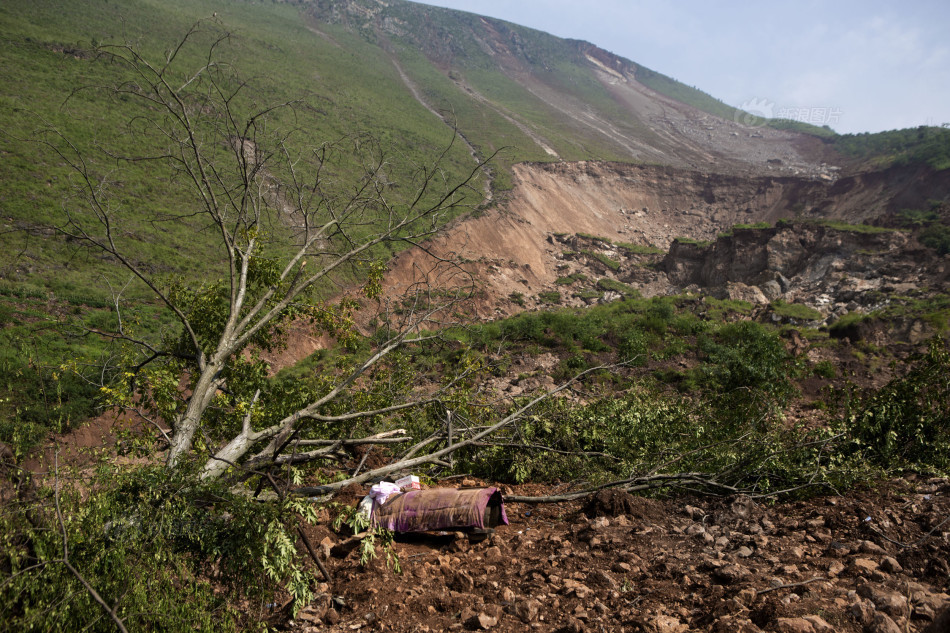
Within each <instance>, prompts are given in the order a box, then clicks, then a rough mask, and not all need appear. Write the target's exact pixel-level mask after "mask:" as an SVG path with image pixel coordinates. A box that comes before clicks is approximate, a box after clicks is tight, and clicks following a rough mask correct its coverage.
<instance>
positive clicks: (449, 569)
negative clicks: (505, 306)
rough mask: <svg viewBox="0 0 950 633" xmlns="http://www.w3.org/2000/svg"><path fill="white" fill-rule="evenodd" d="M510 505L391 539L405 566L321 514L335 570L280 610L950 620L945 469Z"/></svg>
mask: <svg viewBox="0 0 950 633" xmlns="http://www.w3.org/2000/svg"><path fill="white" fill-rule="evenodd" d="M456 481H457V480H456ZM469 483H474V482H465V484H469ZM506 490H507V491H508V492H509V493H510V492H517V493H518V494H544V493H545V492H549V490H541V489H540V487H538V486H530V487H527V486H526V487H521V488H519V489H518V490H516V491H512V490H510V489H506ZM559 491H560V490H558V492H559ZM358 494H360V492H359V491H355V490H354V491H352V495H351V496H353V499H349V498H344V499H343V501H345V502H355V499H356V495H358ZM507 510H508V516H509V518H510V521H511V523H510V525H508V526H503V527H500V528H499V529H497V530H496V532H495V533H494V535H492V536H491V537H489V538H488V539H486V540H484V541H482V542H478V543H472V542H469V540H468V539H467V538H466V537H465V536H464V535H462V534H441V535H424V536H420V535H415V536H412V537H411V538H410V537H402V538H398V539H397V542H396V543H394V548H395V552H396V553H397V554H398V556H399V564H400V566H401V573H395V572H394V571H392V570H391V569H390V568H389V567H387V565H386V562H385V556H384V555H382V554H380V556H379V557H377V558H376V559H375V560H373V561H371V562H370V563H369V564H367V565H365V566H364V565H361V564H360V561H359V554H358V550H351V551H350V552H348V553H343V552H342V550H343V549H345V548H341V547H338V544H339V543H340V542H341V540H343V539H345V538H346V535H338V534H334V533H331V532H330V531H329V530H327V528H326V527H324V526H319V527H317V528H315V529H313V530H312V531H311V533H310V538H311V540H312V541H314V542H315V543H320V545H321V547H322V548H323V554H324V555H325V556H327V557H328V560H329V564H328V567H329V570H330V573H331V575H332V578H333V583H332V585H330V584H324V585H321V587H320V594H319V596H318V597H317V599H316V600H314V602H313V603H312V604H310V605H309V606H307V607H305V608H303V609H302V610H301V611H300V612H299V613H298V614H297V617H296V619H292V620H287V619H286V618H288V617H289V615H290V614H289V609H287V608H286V607H285V611H284V612H282V613H279V614H278V613H275V616H274V617H275V620H277V619H283V621H282V624H281V626H282V627H283V628H285V629H287V630H292V631H300V632H305V631H355V630H366V631H414V632H419V631H421V632H425V631H464V630H491V631H525V630H536V631H565V632H568V631H570V632H580V631H592V632H593V631H631V632H632V631H651V632H656V633H682V632H684V631H722V632H729V633H751V632H755V631H777V632H787V633H823V632H826V631H828V632H830V631H855V632H857V631H866V632H868V633H892V632H893V633H900V632H907V631H928V632H934V631H947V630H950V629H948V628H947V627H948V618H950V616H948V613H947V611H946V610H947V607H948V601H950V595H948V593H950V584H948V581H950V567H948V562H950V483H948V480H947V479H927V478H923V477H913V476H911V477H907V478H905V479H900V480H895V481H891V482H888V483H886V484H882V485H880V486H879V487H877V488H875V489H865V490H856V491H851V492H849V493H848V494H844V495H831V496H822V497H817V498H813V499H810V500H808V501H792V502H783V503H772V502H770V501H768V500H754V499H751V498H748V497H736V498H709V497H688V496H687V497H675V498H668V499H650V498H643V497H635V496H631V495H629V494H628V493H626V492H623V491H619V490H607V491H601V492H600V493H598V494H597V495H596V496H595V497H592V498H590V499H588V500H587V501H586V502H585V501H578V502H571V503H564V504H549V505H528V504H508V505H507ZM321 541H322V542H321ZM334 554H336V555H334ZM340 556H342V558H341V557H340Z"/></svg>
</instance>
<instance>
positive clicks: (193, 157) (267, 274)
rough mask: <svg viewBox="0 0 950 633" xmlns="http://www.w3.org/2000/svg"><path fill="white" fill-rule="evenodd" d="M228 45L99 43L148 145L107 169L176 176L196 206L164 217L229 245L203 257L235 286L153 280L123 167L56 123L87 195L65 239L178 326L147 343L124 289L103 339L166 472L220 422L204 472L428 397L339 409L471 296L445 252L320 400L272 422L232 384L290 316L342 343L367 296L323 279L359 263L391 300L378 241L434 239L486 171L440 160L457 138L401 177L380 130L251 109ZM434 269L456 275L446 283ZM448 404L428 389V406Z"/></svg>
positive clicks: (251, 391)
mask: <svg viewBox="0 0 950 633" xmlns="http://www.w3.org/2000/svg"><path fill="white" fill-rule="evenodd" d="M209 38H210V39H209ZM228 39H229V35H228V34H227V33H226V32H223V31H221V30H220V28H219V27H217V26H216V25H214V24H209V23H198V24H196V25H195V26H194V27H193V28H192V29H191V30H190V31H189V32H188V33H187V34H186V35H185V36H184V37H183V38H182V39H181V41H179V42H178V43H177V45H176V46H175V47H174V48H173V49H172V50H170V51H169V52H168V53H167V54H166V55H165V57H164V58H163V59H161V61H160V62H158V63H156V62H153V61H151V60H150V59H148V58H147V57H146V56H145V55H144V54H142V53H141V52H140V51H139V50H138V49H137V48H135V47H133V46H104V47H102V48H101V49H100V59H104V60H107V61H108V62H110V63H112V64H114V65H117V66H119V67H120V68H122V69H123V71H124V72H126V73H127V79H126V80H125V81H123V82H121V83H119V84H118V85H116V86H113V87H111V88H110V92H111V94H112V95H114V96H117V97H118V98H120V99H122V100H124V101H125V102H132V103H133V104H136V105H137V106H139V107H140V115H137V116H135V117H133V118H132V119H131V120H130V121H129V128H128V132H129V133H130V134H134V135H136V138H137V139H141V141H142V144H141V145H142V147H143V149H142V150H140V151H138V152H137V153H123V152H117V151H110V150H102V149H101V148H99V149H98V150H97V153H96V155H97V156H100V157H101V156H103V155H104V156H106V157H107V158H108V160H109V161H110V162H111V164H112V166H115V165H118V166H119V167H121V166H122V165H128V164H132V163H147V164H150V165H152V164H154V165H155V166H156V169H157V170H166V171H167V173H169V174H170V178H171V181H170V182H171V185H172V186H174V187H175V188H176V189H175V190H176V193H177V194H178V195H180V196H181V197H182V199H184V200H187V204H186V206H185V207H184V208H181V209H180V211H178V212H177V213H176V214H175V215H174V217H172V218H170V220H172V221H181V222H188V223H190V225H192V226H195V227H197V228H198V229H199V230H203V231H212V232H213V234H214V235H215V236H216V237H215V243H216V245H217V246H216V248H217V249H218V252H215V253H208V263H209V269H212V270H213V266H214V264H215V263H216V262H219V263H220V267H219V269H218V270H221V271H223V281H220V282H214V281H209V282H207V283H204V284H202V285H200V286H198V287H188V285H187V284H184V283H182V282H180V281H175V280H169V279H167V278H163V277H161V276H160V275H157V274H155V273H153V272H152V270H153V267H152V266H151V265H150V263H149V262H143V261H140V260H139V259H138V257H137V255H136V253H135V251H134V247H130V246H129V245H128V243H127V241H126V240H125V233H126V227H125V226H123V224H122V219H121V217H122V216H121V211H122V209H121V208H120V205H118V204H117V202H116V198H115V197H113V196H112V195H111V189H110V182H111V181H110V178H112V176H111V174H110V173H108V172H104V171H103V168H102V166H101V165H102V163H101V161H98V162H97V161H95V160H93V157H92V152H90V150H88V149H86V148H82V147H79V146H78V145H77V144H75V143H73V142H71V141H70V140H69V139H67V138H66V137H65V136H64V135H62V134H59V133H57V132H56V131H54V130H49V131H48V136H47V137H45V142H46V144H47V145H49V146H50V147H52V148H54V150H55V151H56V152H58V154H59V156H60V157H61V158H62V159H63V160H64V161H66V162H67V163H68V164H69V165H70V166H71V168H72V169H73V172H74V173H75V174H76V176H77V191H78V192H79V194H80V195H78V196H76V197H75V198H73V199H71V200H70V201H69V202H68V203H67V205H66V218H65V222H64V223H63V225H62V226H61V227H60V230H61V232H62V233H63V234H64V235H65V236H66V237H67V239H69V240H73V241H78V242H79V243H82V244H85V245H87V246H89V247H91V248H93V249H95V250H97V251H98V252H100V253H102V254H104V255H105V256H106V257H108V258H110V259H112V260H114V261H115V262H117V263H118V264H119V265H120V266H121V267H123V268H124V269H126V270H127V271H129V272H130V273H131V275H132V277H133V278H134V279H136V280H138V282H141V284H144V286H145V287H147V288H148V289H149V290H150V291H151V293H152V294H153V295H154V296H155V297H156V298H157V300H158V301H159V302H160V303H161V304H162V305H164V307H165V308H167V310H168V311H170V312H171V314H173V315H174V318H175V319H176V320H177V324H178V326H179V330H180V333H178V334H176V335H175V336H170V335H167V334H166V335H165V336H163V337H159V338H156V337H152V338H147V337H144V336H142V335H140V334H137V333H136V332H134V331H133V329H132V328H131V327H129V326H128V324H127V322H126V320H124V319H123V303H122V301H121V300H120V296H119V295H117V296H116V303H115V308H116V312H117V314H118V325H117V327H116V328H115V329H114V330H110V331H108V332H106V331H100V334H103V335H105V336H108V337H111V338H112V339H114V340H115V341H119V342H123V343H125V344H127V345H130V346H132V347H133V348H135V349H136V350H138V357H137V358H136V360H135V362H134V367H133V368H132V369H131V370H130V371H128V372H127V374H126V377H127V379H128V380H127V382H128V385H129V387H130V388H131V391H132V392H134V393H135V396H134V397H132V396H128V395H126V397H127V400H126V403H127V404H128V405H129V406H135V407H137V408H140V409H142V410H143V412H144V411H148V412H151V413H152V414H155V415H154V416H152V417H149V418H148V419H150V420H152V421H154V423H155V424H156V426H157V427H158V428H159V429H160V430H161V431H162V433H163V434H164V435H165V438H166V440H167V443H168V453H167V465H168V467H169V468H174V467H176V466H177V465H178V464H180V463H181V461H182V460H183V458H185V457H186V456H187V455H189V454H190V453H192V452H193V449H194V447H195V442H196V438H200V437H201V433H204V432H205V431H214V432H213V433H211V437H210V441H208V442H203V444H204V446H205V447H206V448H208V449H210V457H208V458H207V461H206V463H205V464H204V467H203V475H202V476H203V477H205V478H215V477H218V476H220V475H221V474H222V473H223V472H224V471H225V470H227V468H228V467H229V466H230V465H234V464H237V463H239V462H242V461H244V460H247V461H248V462H249V463H250V464H252V465H253V466H254V467H256V468H260V467H262V466H263V465H266V464H268V463H269V462H272V461H273V459H274V458H276V456H277V455H278V453H279V452H280V449H281V448H282V447H283V446H285V445H286V443H287V441H288V439H289V438H291V437H293V436H294V435H295V434H297V433H298V432H299V431H300V429H301V427H302V425H304V424H306V423H308V422H312V421H318V422H320V423H347V422H350V421H357V420H361V419H368V418H372V417H374V416H381V415H386V414H392V413H394V412H396V411H400V410H403V409H405V408H408V407H413V406H418V405H419V404H420V400H419V399H418V398H416V399H413V398H409V399H407V400H404V401H398V402H396V401H394V402H391V403H389V404H387V405H386V406H379V407H376V408H372V407H371V408H368V409H365V410H354V411H343V412H340V411H335V412H331V410H330V409H328V405H330V404H331V403H334V402H335V401H337V400H339V399H340V398H341V397H343V396H344V395H345V394H347V393H348V390H350V389H352V388H353V387H354V386H355V385H356V384H357V383H358V381H359V380H360V379H361V377H363V376H365V375H366V374H367V372H368V371H369V370H371V369H372V368H373V367H375V366H377V365H378V364H379V363H380V362H381V361H382V360H383V359H385V358H386V357H387V356H388V355H390V354H391V353H392V352H393V351H394V350H396V349H399V348H400V347H402V346H405V345H408V344H411V343H419V342H422V341H425V340H427V338H428V337H429V336H431V335H429V334H426V329H425V328H427V327H431V326H432V324H433V323H434V322H435V321H436V320H437V319H439V318H440V315H445V314H446V313H447V312H446V310H447V308H448V307H450V306H451V305H453V304H455V303H456V302H458V301H460V300H462V299H464V298H465V297H466V296H467V293H468V292H470V290H471V280H470V279H468V278H467V277H466V275H465V273H464V271H463V270H462V269H461V268H459V267H457V266H453V265H452V262H449V261H446V260H438V261H435V262H434V263H433V268H432V270H430V271H425V273H426V275H425V276H424V277H425V278H424V279H422V280H420V282H419V283H418V284H416V285H414V286H412V287H411V288H410V289H409V291H408V292H407V293H405V294H403V295H402V296H401V297H400V300H401V305H400V310H399V312H398V315H396V314H391V315H390V316H391V317H392V318H390V319H389V321H388V322H387V323H386V325H387V328H388V329H387V330H386V332H387V333H388V334H387V336H386V337H383V338H382V339H378V344H377V346H376V347H375V348H374V350H373V351H372V353H370V354H369V355H368V356H367V357H366V358H365V359H364V360H362V361H361V362H358V363H356V364H355V365H354V366H352V367H351V368H350V369H349V371H348V372H346V373H345V374H344V375H342V376H339V377H338V378H337V381H336V382H335V384H333V385H330V386H329V387H328V388H327V389H326V390H325V392H323V393H322V394H321V395H319V397H315V398H314V399H312V400H310V401H307V402H305V403H300V405H299V406H297V407H296V408H295V409H293V410H291V411H284V412H281V414H280V415H279V416H277V417H274V416H273V415H270V416H269V417H268V416H265V415H262V408H263V407H264V401H265V400H266V399H267V393H266V387H264V386H262V385H263V383H262V382H261V381H260V380H258V381H257V382H255V381H253V380H251V381H247V380H245V381H244V382H245V383H246V384H243V385H238V382H239V380H241V378H242V377H246V376H247V375H249V374H250V375H254V376H260V375H261V374H262V373H266V372H264V371H263V370H262V369H261V365H260V362H259V361H256V360H255V356H254V350H255V349H261V348H268V347H270V346H272V345H275V344H277V343H279V342H280V337H281V334H282V331H283V328H284V327H285V326H286V325H287V324H288V323H289V322H290V321H292V320H294V319H310V320H311V321H313V322H315V323H317V324H318V325H320V326H321V327H323V328H325V329H326V330H328V331H330V332H332V333H334V334H336V335H338V336H340V337H346V336H347V335H348V334H349V333H351V331H352V328H353V323H352V320H353V316H354V310H355V309H356V304H355V302H354V301H352V300H343V301H338V302H332V303H331V302H326V301H322V300H319V299H317V298H315V296H316V294H315V290H316V289H319V290H321V291H322V293H323V294H322V296H326V294H327V291H328V289H332V288H338V287H339V285H338V284H339V277H340V275H341V274H343V273H344V272H346V271H347V270H352V269H353V268H354V267H355V266H363V270H364V271H367V270H368V271H369V275H368V282H367V283H366V285H365V286H364V294H365V295H366V296H368V297H369V298H371V299H379V298H380V292H381V288H380V286H379V280H380V276H381V270H380V268H379V266H378V265H374V264H373V262H374V261H376V260H377V259H378V258H379V257H380V253H381V250H382V249H380V247H381V246H384V245H387V244H396V243H403V244H418V243H419V242H420V241H422V240H424V239H425V238H426V237H427V236H430V235H432V234H433V233H434V232H435V231H437V230H438V229H439V228H440V227H441V226H442V225H443V224H444V222H445V221H446V219H447V217H449V214H451V213H457V212H458V207H459V206H460V205H464V204H471V202H472V200H473V199H475V196H473V195H468V194H469V193H470V192H471V193H474V190H473V189H472V188H471V187H470V184H471V183H472V181H473V179H475V178H476V176H477V173H478V171H479V169H480V168H481V165H480V164H476V165H475V166H474V167H473V168H472V169H471V171H470V172H469V173H468V174H467V175H464V176H463V177H461V178H460V179H459V180H458V181H457V182H454V183H450V182H449V181H448V178H447V177H446V175H445V171H444V170H443V168H442V164H443V162H444V161H445V160H446V156H447V155H448V152H449V151H450V149H451V147H452V142H454V138H455V137H454V136H453V138H452V140H450V141H449V142H448V143H447V145H446V147H445V148H444V149H443V150H442V152H441V154H439V155H438V156H436V157H435V158H434V159H433V160H432V161H431V163H430V164H427V165H419V166H416V168H415V169H414V170H413V171H412V173H411V174H410V175H409V177H408V181H401V182H399V183H398V184H399V187H398V188H397V187H396V186H395V185H394V184H393V183H394V179H393V177H392V175H391V173H390V172H391V171H392V169H393V167H394V165H393V163H392V162H390V160H389V158H388V156H387V155H386V153H385V152H384V150H383V149H382V148H381V146H380V144H379V143H377V142H376V140H375V139H373V138H372V137H370V136H368V135H354V136H351V137H348V138H346V139H344V140H343V141H342V142H339V143H335V144H330V143H323V144H319V145H314V144H312V143H308V141H307V139H306V137H305V134H304V131H302V130H301V129H299V127H297V126H294V125H293V122H294V114H295V113H297V112H299V111H300V110H301V108H305V107H306V104H303V103H300V102H281V103H277V104H274V105H269V106H264V107H261V106H259V105H256V104H255V103H254V99H255V98H256V96H257V95H249V94H248V93H249V87H248V85H247V84H246V83H245V82H244V81H242V80H241V79H239V77H238V76H237V74H236V73H235V72H234V71H233V69H232V68H231V67H230V66H229V65H227V64H224V63H221V62H219V61H217V56H218V53H219V49H221V48H222V46H223V45H224V44H225V43H226V42H227V41H228ZM195 48H201V50H203V51H207V54H206V56H205V59H204V62H203V63H202V64H201V65H200V67H198V68H197V69H196V70H190V71H188V72H184V71H183V70H182V68H183V67H184V66H185V65H186V64H185V63H184V62H183V61H182V60H183V58H185V57H186V54H185V52H186V51H189V52H190V51H191V50H193V49H195ZM300 147H303V148H304V149H303V150H301V149H299V148H300ZM341 152H342V153H341ZM400 167H403V166H400ZM402 171H403V172H407V171H408V170H405V169H403V170H402ZM161 173H165V172H164V171H163V172H161ZM212 274H214V273H212ZM434 278H439V279H441V280H442V281H446V280H447V283H446V284H445V285H443V287H442V289H441V290H440V291H439V292H435V291H434V286H433V279H434ZM255 363H257V364H255ZM249 367H252V369H248V368H249ZM182 377H184V379H183V378H182ZM247 384H251V385H252V386H251V387H248V386H247ZM255 385H256V386H255ZM437 397H438V394H435V395H433V394H429V396H427V398H426V400H431V399H433V398H437ZM211 411H214V412H216V414H221V412H222V411H225V412H226V413H227V414H228V415H230V419H231V420H240V423H239V424H236V425H232V429H231V431H227V432H226V434H224V435H221V433H225V431H226V430H225V431H222V430H221V429H216V430H214V429H209V428H208V427H209V425H210V421H209V419H210V417H211V416H210V415H209V414H210V412H211ZM235 427H236V428H235Z"/></svg>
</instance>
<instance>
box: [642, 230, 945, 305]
mask: <svg viewBox="0 0 950 633" xmlns="http://www.w3.org/2000/svg"><path fill="white" fill-rule="evenodd" d="M948 263H950V262H948V260H947V258H945V257H939V256H937V255H936V254H935V253H934V252H933V251H932V250H930V249H927V248H923V247H921V246H920V245H919V244H917V243H916V241H915V240H914V239H913V237H911V236H910V235H909V234H908V233H903V232H899V231H888V232H881V233H864V232H858V231H854V230H841V229H835V228H832V227H828V226H823V225H809V224H789V225H781V226H779V227H777V228H770V229H744V230H743V229H740V230H736V231H735V232H734V234H733V235H731V236H728V237H722V238H720V239H718V240H716V242H715V243H713V244H710V245H705V246H703V245H697V244H691V243H683V242H675V243H674V244H673V245H672V246H671V248H670V250H669V252H668V253H667V255H666V256H665V257H664V258H663V261H662V262H661V263H660V264H659V266H658V267H657V268H658V269H659V271H662V274H665V275H666V277H667V280H668V281H669V283H670V284H671V285H672V286H674V287H676V288H682V289H694V290H700V289H701V290H703V291H705V292H709V293H712V294H718V295H720V296H723V297H729V298H733V299H742V300H746V301H750V302H751V303H767V302H770V301H774V300H776V299H783V300H785V301H788V302H794V303H802V304H805V305H809V306H811V307H813V308H815V309H817V310H819V311H820V312H821V313H822V316H823V317H824V318H825V319H826V320H833V319H834V318H836V317H838V316H841V315H843V314H845V313H847V312H852V311H855V310H871V309H874V308H877V307H880V306H881V305H882V303H883V302H885V301H886V300H887V298H888V296H890V295H893V294H900V295H907V294H914V293H926V292H928V291H930V290H934V289H940V288H945V287H946V284H947V282H948V273H950V265H948Z"/></svg>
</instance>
